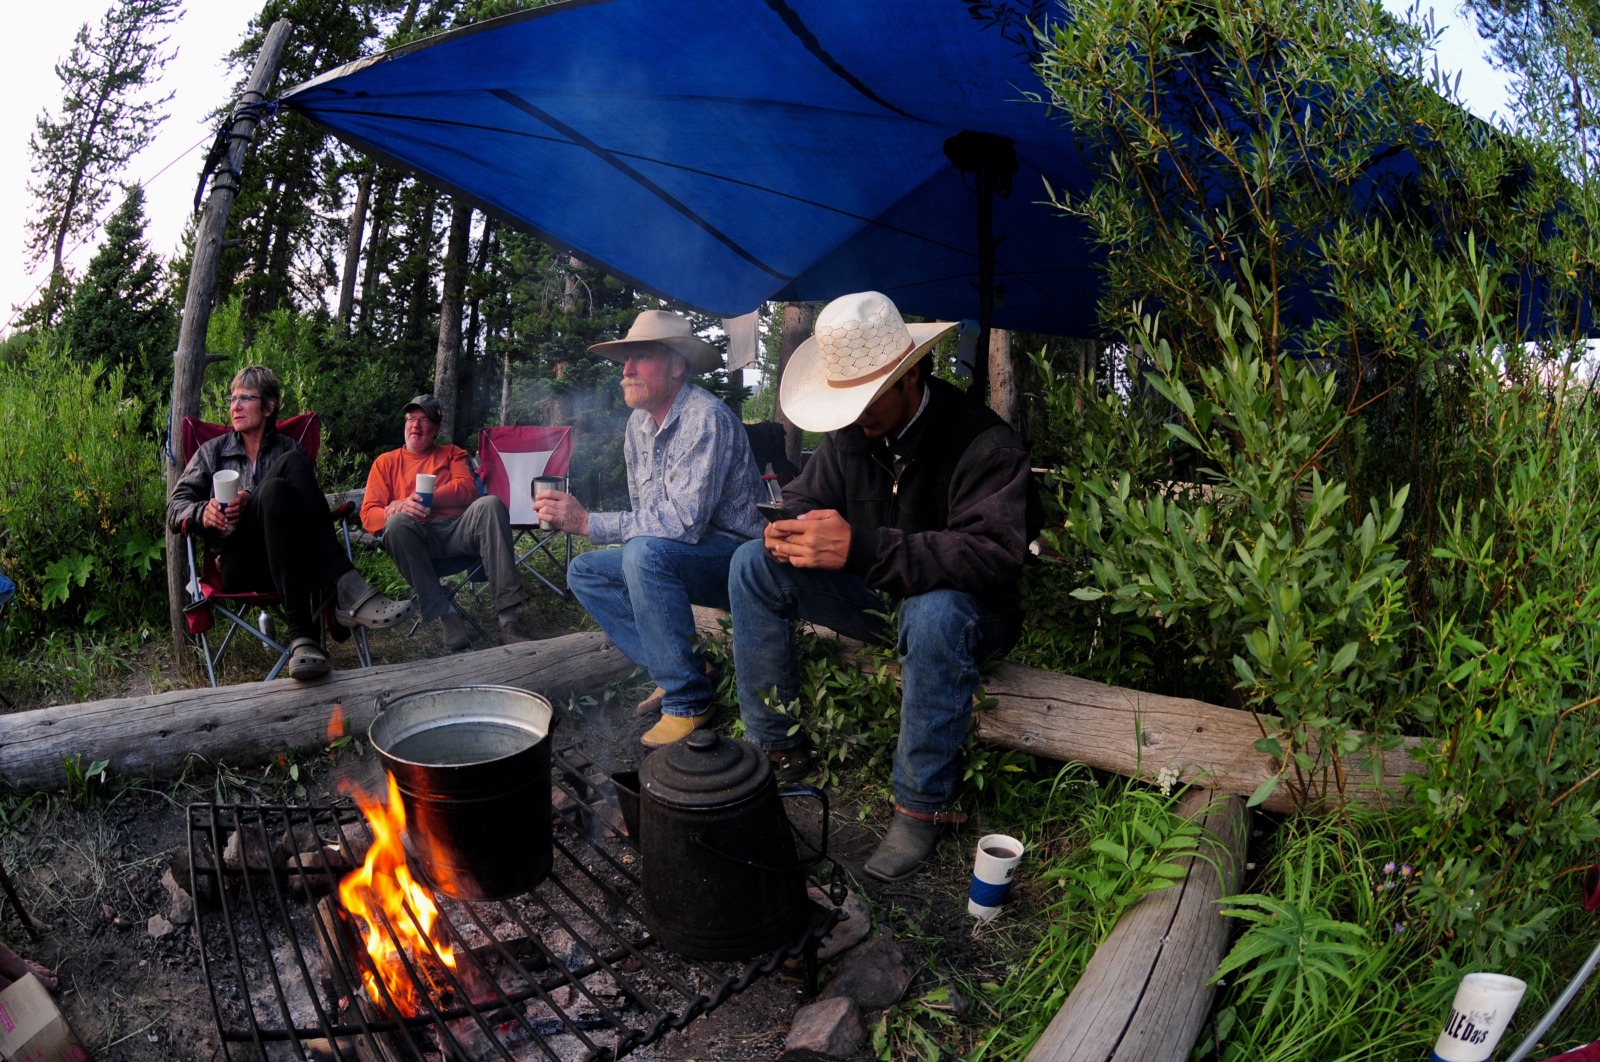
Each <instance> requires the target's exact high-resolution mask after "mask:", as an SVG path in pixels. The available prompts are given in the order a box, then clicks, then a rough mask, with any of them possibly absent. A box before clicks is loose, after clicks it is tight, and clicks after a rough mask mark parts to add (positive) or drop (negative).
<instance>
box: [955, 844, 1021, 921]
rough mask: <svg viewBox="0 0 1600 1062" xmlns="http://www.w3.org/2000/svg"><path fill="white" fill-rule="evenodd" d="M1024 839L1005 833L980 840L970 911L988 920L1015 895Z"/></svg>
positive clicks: (970, 894) (968, 911)
mask: <svg viewBox="0 0 1600 1062" xmlns="http://www.w3.org/2000/svg"><path fill="white" fill-rule="evenodd" d="M1022 852H1023V847H1022V842H1021V841H1019V840H1017V839H1016V838H1015V837H1008V836H1006V835H1005V834H1003V833H990V834H985V835H984V836H983V837H981V838H979V839H978V851H977V854H976V855H975V856H974V857H973V861H972V886H971V888H970V889H969V890H968V892H967V913H968V914H970V915H972V916H973V917H975V918H981V919H983V920H984V921H986V922H987V921H988V920H989V919H991V918H993V917H994V916H995V915H997V914H999V913H1000V908H1001V907H1003V906H1005V902H1006V899H1007V898H1008V897H1009V896H1010V895H1011V879H1012V878H1013V877H1015V876H1016V873H1017V864H1018V863H1019V862H1021V861H1022Z"/></svg>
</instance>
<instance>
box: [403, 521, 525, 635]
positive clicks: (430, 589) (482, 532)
mask: <svg viewBox="0 0 1600 1062" xmlns="http://www.w3.org/2000/svg"><path fill="white" fill-rule="evenodd" d="M383 548H384V549H385V550H386V551H387V552H388V554H389V556H390V557H392V558H393V559H394V566H395V567H396V568H399V569H400V574H401V575H403V576H405V580H406V582H408V583H410V584H411V588H412V589H413V590H415V591H416V592H417V607H418V608H419V609H421V612H422V618H423V619H424V620H431V619H438V618H439V617H440V616H443V615H444V614H445V613H447V612H449V611H450V595H449V593H447V592H446V591H445V589H444V587H442V586H440V585H439V573H438V571H437V569H436V568H435V566H434V562H435V561H437V560H440V559H442V558H444V557H459V556H476V557H481V558H483V571H484V574H485V575H486V576H487V577H488V581H489V592H490V593H491V594H492V595H493V600H494V608H495V611H496V612H504V611H505V610H506V609H510V608H515V607H516V606H518V605H520V604H522V602H524V601H526V600H527V598H528V594H527V591H525V590H523V589H522V579H521V578H520V577H519V576H518V575H517V560H516V557H515V556H514V555H513V554H512V552H511V517H510V515H509V514H508V513H507V512H506V506H505V503H504V502H502V501H501V500H500V499H499V498H496V497H495V496H494V495H492V494H490V495H487V496H485V497H482V498H479V499H478V500H477V501H475V502H473V503H472V504H471V505H469V506H467V511H466V512H464V513H462V514H461V515H460V516H443V517H437V518H434V519H431V520H424V521H421V522H418V521H417V520H413V519H412V518H411V517H409V516H405V515H403V514H400V513H397V514H395V515H394V516H391V517H389V522H388V523H386V524H384V525H383Z"/></svg>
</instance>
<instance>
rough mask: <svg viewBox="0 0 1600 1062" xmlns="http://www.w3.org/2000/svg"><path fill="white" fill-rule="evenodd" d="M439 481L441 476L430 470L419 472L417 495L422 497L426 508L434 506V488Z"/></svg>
mask: <svg viewBox="0 0 1600 1062" xmlns="http://www.w3.org/2000/svg"><path fill="white" fill-rule="evenodd" d="M438 482H439V477H438V476H435V475H432V474H431V473H428V472H418V473H417V497H419V498H421V499H422V504H423V506H424V507H426V508H430V509H431V508H432V507H433V488H434V485H435V484H436V483H438Z"/></svg>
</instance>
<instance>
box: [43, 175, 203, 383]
mask: <svg viewBox="0 0 1600 1062" xmlns="http://www.w3.org/2000/svg"><path fill="white" fill-rule="evenodd" d="M126 193H127V194H126V198H124V199H123V201H122V205H121V206H120V207H118V208H117V212H116V213H115V214H113V215H111V220H109V221H108V222H106V233H105V241H104V242H103V243H102V244H101V245H100V249H99V250H98V251H97V252H95V256H94V258H93V259H91V260H90V262H89V268H88V269H87V270H86V271H85V272H84V275H83V279H82V280H81V281H79V282H78V285H77V287H76V290H75V291H74V292H73V296H72V303H71V305H70V306H69V307H68V308H67V311H66V314H65V317H64V318H63V320H62V322H61V334H62V336H63V338H65V339H66V341H67V349H68V350H69V351H70V352H71V354H72V355H73V356H74V357H76V358H77V359H78V360H80V361H88V360H91V359H92V360H97V361H102V362H104V363H105V364H106V365H108V366H120V367H122V368H125V369H127V371H128V379H129V380H130V381H136V384H135V386H136V389H137V390H138V391H139V392H140V393H142V394H151V395H159V394H162V393H164V392H166V391H169V390H170V389H171V382H172V346H173V344H174V343H175V342H176V341H177V329H176V326H177V315H176V313H174V311H173V306H172V302H171V301H170V299H169V298H168V297H167V295H166V293H165V292H164V291H163V289H162V274H161V261H160V259H158V258H157V257H156V256H155V255H154V254H152V253H151V252H150V247H149V245H148V244H146V243H145V240H144V225H145V218H144V192H143V191H142V190H140V189H139V187H138V186H136V185H130V186H129V187H128V188H127V190H126Z"/></svg>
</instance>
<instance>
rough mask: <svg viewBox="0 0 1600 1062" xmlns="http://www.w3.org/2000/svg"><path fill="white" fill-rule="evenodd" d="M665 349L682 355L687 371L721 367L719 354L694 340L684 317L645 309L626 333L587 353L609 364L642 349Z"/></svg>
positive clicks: (691, 329) (622, 359)
mask: <svg viewBox="0 0 1600 1062" xmlns="http://www.w3.org/2000/svg"><path fill="white" fill-rule="evenodd" d="M656 346H662V347H667V348H669V349H671V350H675V351H677V352H678V353H679V354H682V355H683V359H684V360H685V361H687V362H688V363H689V371H690V372H697V373H698V372H710V371H711V370H712V369H720V368H721V367H722V353H721V351H719V350H717V348H716V347H714V346H712V345H711V344H710V343H707V342H706V341H705V340H703V339H698V338H696V337H695V334H694V328H693V326H692V325H690V324H689V321H688V319H687V318H684V317H679V316H678V315H677V314H675V313H668V312H667V311H666V310H646V311H644V312H643V313H641V314H640V315H639V316H638V317H637V318H635V319H634V322H633V325H632V327H630V328H629V329H628V334H627V335H625V336H623V337H622V338H621V339H613V340H612V341H611V342H609V343H596V344H595V345H594V346H592V347H590V348H589V353H591V354H598V355H600V356H601V357H603V358H610V359H611V360H612V361H627V360H628V355H630V354H639V353H643V351H641V349H640V348H642V347H656Z"/></svg>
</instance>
